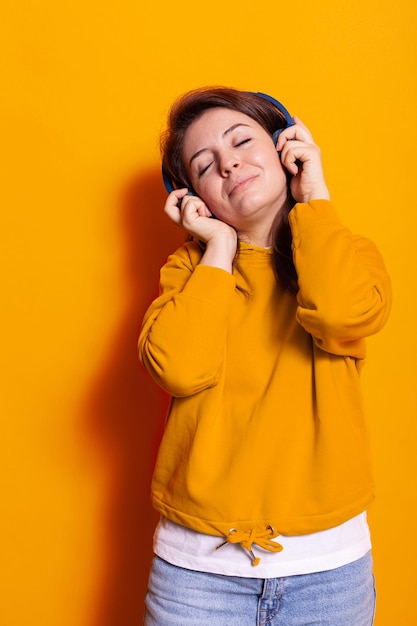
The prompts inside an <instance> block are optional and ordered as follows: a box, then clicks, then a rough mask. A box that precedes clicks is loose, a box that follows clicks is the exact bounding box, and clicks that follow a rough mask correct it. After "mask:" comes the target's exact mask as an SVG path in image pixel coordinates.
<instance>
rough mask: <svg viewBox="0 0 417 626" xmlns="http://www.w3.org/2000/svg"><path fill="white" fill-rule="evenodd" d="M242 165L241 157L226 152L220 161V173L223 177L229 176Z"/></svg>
mask: <svg viewBox="0 0 417 626" xmlns="http://www.w3.org/2000/svg"><path fill="white" fill-rule="evenodd" d="M239 165H240V160H239V157H238V156H237V154H236V153H235V152H233V151H232V150H227V151H224V152H223V153H222V154H221V156H220V160H219V167H220V173H221V175H222V176H225V177H227V176H229V174H230V172H231V171H232V170H233V169H236V168H237V167H239Z"/></svg>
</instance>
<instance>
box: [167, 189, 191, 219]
mask: <svg viewBox="0 0 417 626" xmlns="http://www.w3.org/2000/svg"><path fill="white" fill-rule="evenodd" d="M187 193H188V189H186V188H183V189H174V191H172V192H171V193H170V194H169V196H168V198H167V201H166V202H165V206H164V211H165V213H166V214H167V215H168V217H169V218H170V219H171V220H172V221H173V222H175V223H176V224H181V211H180V208H179V203H180V201H181V199H182V198H184V197H185V196H186V195H187Z"/></svg>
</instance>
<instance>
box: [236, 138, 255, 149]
mask: <svg viewBox="0 0 417 626" xmlns="http://www.w3.org/2000/svg"><path fill="white" fill-rule="evenodd" d="M249 141H252V138H251V137H248V138H247V139H243V141H239V142H238V143H237V144H236V147H237V148H238V147H239V146H243V144H245V143H248V142H249Z"/></svg>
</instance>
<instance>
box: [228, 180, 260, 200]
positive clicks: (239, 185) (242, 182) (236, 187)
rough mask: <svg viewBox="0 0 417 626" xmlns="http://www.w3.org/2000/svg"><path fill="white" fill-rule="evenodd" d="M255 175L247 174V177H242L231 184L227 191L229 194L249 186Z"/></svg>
mask: <svg viewBox="0 0 417 626" xmlns="http://www.w3.org/2000/svg"><path fill="white" fill-rule="evenodd" d="M255 178H256V176H249V177H248V178H244V179H242V180H239V181H236V182H235V184H234V185H233V187H232V189H231V190H230V192H229V196H232V195H233V194H235V193H237V192H239V191H242V190H244V189H246V188H247V187H249V185H250V184H251V183H252V182H253V181H254V180H255Z"/></svg>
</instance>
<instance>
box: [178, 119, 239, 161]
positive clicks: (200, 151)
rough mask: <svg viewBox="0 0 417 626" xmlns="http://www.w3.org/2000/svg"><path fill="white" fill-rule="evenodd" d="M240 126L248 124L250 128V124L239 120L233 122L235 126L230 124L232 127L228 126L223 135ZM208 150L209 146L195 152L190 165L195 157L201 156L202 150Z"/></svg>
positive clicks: (225, 135)
mask: <svg viewBox="0 0 417 626" xmlns="http://www.w3.org/2000/svg"><path fill="white" fill-rule="evenodd" d="M239 126H246V127H247V128H249V124H243V123H242V122H238V123H237V124H233V126H230V128H227V129H226V130H225V131H224V133H222V137H227V135H229V134H230V133H231V132H233V131H234V130H235V129H236V128H239ZM206 150H208V148H201V150H197V152H195V153H194V154H193V156H192V157H191V159H190V162H189V165H191V163H192V162H193V161H194V159H196V158H197V157H198V156H200V154H201V153H202V152H205V151H206Z"/></svg>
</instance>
